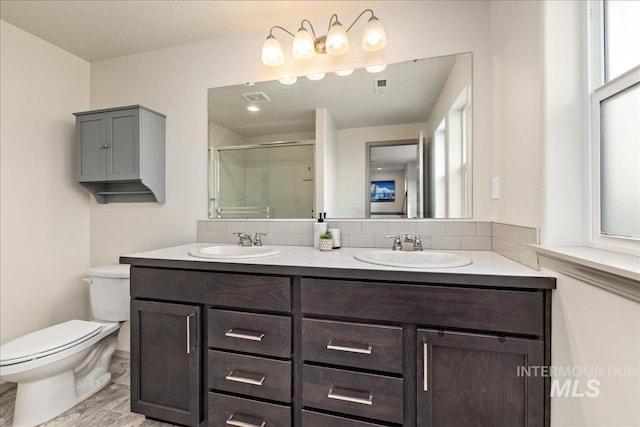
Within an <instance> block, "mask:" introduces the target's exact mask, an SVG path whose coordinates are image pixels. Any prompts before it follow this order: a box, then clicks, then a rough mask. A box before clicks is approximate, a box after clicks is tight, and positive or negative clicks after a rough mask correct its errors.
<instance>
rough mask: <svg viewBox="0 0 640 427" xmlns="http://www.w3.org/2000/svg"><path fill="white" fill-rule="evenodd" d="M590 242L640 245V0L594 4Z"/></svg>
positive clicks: (626, 247)
mask: <svg viewBox="0 0 640 427" xmlns="http://www.w3.org/2000/svg"><path fill="white" fill-rule="evenodd" d="M591 18H592V24H593V25H592V30H593V31H592V34H591V45H592V48H591V61H590V64H591V70H590V71H591V88H592V92H591V141H592V143H591V165H590V175H591V189H592V191H591V203H590V204H591V209H590V211H591V221H590V223H591V229H590V230H589V231H590V232H589V239H588V240H589V243H588V244H589V245H591V246H596V247H602V248H604V249H611V250H618V251H621V252H630V253H637V252H638V250H639V248H640V49H638V40H640V26H638V25H637V23H638V22H640V2H637V1H625V0H604V1H601V2H597V3H594V4H592V9H591Z"/></svg>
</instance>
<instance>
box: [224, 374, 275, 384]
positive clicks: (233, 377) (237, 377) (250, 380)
mask: <svg viewBox="0 0 640 427" xmlns="http://www.w3.org/2000/svg"><path fill="white" fill-rule="evenodd" d="M224 378H225V379H226V380H227V381H235V382H237V383H243V384H251V385H257V386H261V385H262V384H263V383H264V380H265V379H266V378H265V377H263V376H260V375H253V374H249V373H246V372H237V373H236V372H235V371H231V372H229V373H228V374H227V376H226V377H224Z"/></svg>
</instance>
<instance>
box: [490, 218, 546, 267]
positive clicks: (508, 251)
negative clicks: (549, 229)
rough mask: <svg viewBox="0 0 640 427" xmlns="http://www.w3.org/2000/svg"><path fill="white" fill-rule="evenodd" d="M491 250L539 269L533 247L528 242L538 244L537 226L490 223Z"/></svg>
mask: <svg viewBox="0 0 640 427" xmlns="http://www.w3.org/2000/svg"><path fill="white" fill-rule="evenodd" d="M491 236H492V243H491V246H492V250H493V251H494V252H496V253H499V254H500V255H502V256H505V257H507V258H510V259H512V260H514V261H516V262H519V263H520V264H524V265H526V266H527V267H531V268H534V269H536V270H540V265H539V264H538V257H537V255H536V251H535V249H533V248H531V247H529V246H528V245H529V244H535V245H539V244H540V232H539V229H538V228H534V227H521V226H518V225H509V224H501V223H498V222H494V223H492V226H491Z"/></svg>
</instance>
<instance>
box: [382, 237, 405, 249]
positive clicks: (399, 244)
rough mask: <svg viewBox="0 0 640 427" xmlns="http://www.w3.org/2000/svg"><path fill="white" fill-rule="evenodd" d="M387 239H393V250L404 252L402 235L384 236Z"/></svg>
mask: <svg viewBox="0 0 640 427" xmlns="http://www.w3.org/2000/svg"><path fill="white" fill-rule="evenodd" d="M384 237H385V239H393V245H392V246H391V250H394V251H401V250H402V241H401V240H400V235H399V234H396V235H393V234H390V235H388V236H384Z"/></svg>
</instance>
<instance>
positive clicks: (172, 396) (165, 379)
mask: <svg viewBox="0 0 640 427" xmlns="http://www.w3.org/2000/svg"><path fill="white" fill-rule="evenodd" d="M200 320H201V319H200V307H199V306H197V305H185V304H174V303H167V302H159V301H138V300H132V301H131V344H132V345H131V410H132V411H133V412H139V413H142V414H145V415H146V416H148V417H151V418H156V419H161V420H166V421H169V422H172V423H177V424H183V425H189V426H196V425H199V422H200V416H201V411H200V406H201V405H200V401H201V398H200V392H201V386H200V384H201V379H200V370H201V359H202V358H201V347H200Z"/></svg>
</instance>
